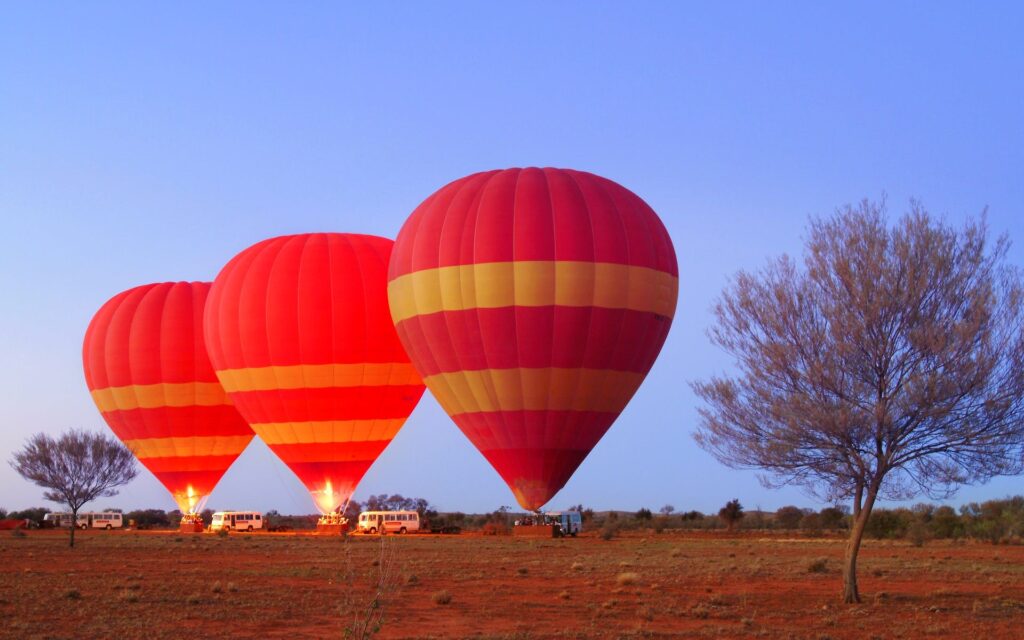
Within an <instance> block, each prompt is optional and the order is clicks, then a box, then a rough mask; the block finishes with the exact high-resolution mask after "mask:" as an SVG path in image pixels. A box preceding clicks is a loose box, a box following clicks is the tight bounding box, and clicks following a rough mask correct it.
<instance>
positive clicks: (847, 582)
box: [843, 482, 880, 604]
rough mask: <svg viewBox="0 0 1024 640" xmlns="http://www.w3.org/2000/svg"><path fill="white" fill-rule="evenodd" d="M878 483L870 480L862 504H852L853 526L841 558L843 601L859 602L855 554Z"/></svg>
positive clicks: (858, 549) (857, 550) (869, 515)
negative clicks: (844, 552) (844, 553)
mask: <svg viewBox="0 0 1024 640" xmlns="http://www.w3.org/2000/svg"><path fill="white" fill-rule="evenodd" d="M879 486H880V483H875V482H872V483H871V486H870V487H868V490H867V496H865V498H866V499H865V500H864V504H863V505H859V504H856V503H855V504H854V505H853V511H854V513H855V514H856V516H855V517H854V519H853V528H852V529H851V530H850V538H849V540H847V541H846V556H845V558H844V560H843V602H844V603H846V604H854V603H857V602H860V592H859V591H858V590H857V554H858V553H859V552H860V542H861V540H862V539H863V538H864V528H865V527H866V526H867V523H868V518H870V517H871V508H872V507H874V506H875V498H876V497H877V496H878V487H879ZM857 493H858V495H857V500H856V502H858V503H859V502H860V488H859V487H858V491H857Z"/></svg>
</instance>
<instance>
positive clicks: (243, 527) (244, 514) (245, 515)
mask: <svg viewBox="0 0 1024 640" xmlns="http://www.w3.org/2000/svg"><path fill="white" fill-rule="evenodd" d="M262 528H263V514H262V513H260V512H259V511H218V512H216V513H214V514H213V520H212V521H211V522H210V531H220V530H221V529H225V530H228V531H254V530H256V529H262Z"/></svg>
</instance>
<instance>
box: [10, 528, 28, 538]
mask: <svg viewBox="0 0 1024 640" xmlns="http://www.w3.org/2000/svg"><path fill="white" fill-rule="evenodd" d="M11 537H12V538H24V537H25V532H24V531H22V530H21V529H14V530H13V531H11Z"/></svg>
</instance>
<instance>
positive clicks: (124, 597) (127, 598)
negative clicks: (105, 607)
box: [117, 589, 139, 602]
mask: <svg viewBox="0 0 1024 640" xmlns="http://www.w3.org/2000/svg"><path fill="white" fill-rule="evenodd" d="M117 597H118V598H119V599H120V600H121V601H122V602H138V601H139V594H137V593H135V592H134V591H132V590H131V589H124V590H123V591H121V593H120V594H118V596H117Z"/></svg>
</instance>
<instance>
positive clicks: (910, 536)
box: [906, 520, 928, 547]
mask: <svg viewBox="0 0 1024 640" xmlns="http://www.w3.org/2000/svg"><path fill="white" fill-rule="evenodd" d="M906 538H907V540H908V541H909V542H910V544H912V545H914V546H915V547H921V546H924V543H925V542H927V541H928V525H927V524H925V523H924V522H922V521H921V520H914V521H913V522H911V523H910V525H909V526H908V527H907V534H906Z"/></svg>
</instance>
